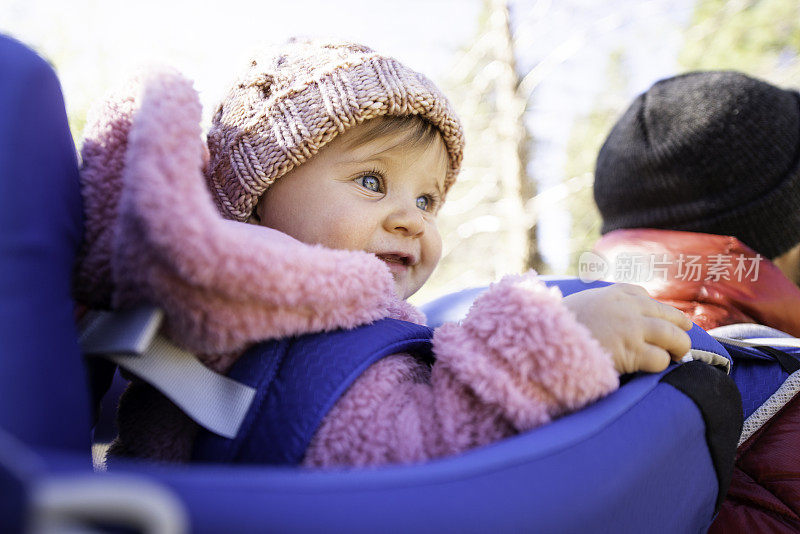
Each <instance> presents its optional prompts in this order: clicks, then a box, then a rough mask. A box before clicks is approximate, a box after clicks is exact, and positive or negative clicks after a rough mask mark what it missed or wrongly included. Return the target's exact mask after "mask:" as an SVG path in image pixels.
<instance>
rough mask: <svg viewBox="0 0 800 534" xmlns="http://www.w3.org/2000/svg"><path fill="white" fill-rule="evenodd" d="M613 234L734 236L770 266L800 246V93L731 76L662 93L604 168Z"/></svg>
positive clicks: (601, 201) (623, 133)
mask: <svg viewBox="0 0 800 534" xmlns="http://www.w3.org/2000/svg"><path fill="white" fill-rule="evenodd" d="M594 195H595V201H596V202H597V206H598V208H599V209H600V213H601V215H602V217H603V227H602V232H603V233H604V234H605V233H607V232H610V231H612V230H616V229H621V228H660V229H668V230H683V231H690V232H702V233H709V234H719V235H731V236H735V237H737V238H738V239H739V240H740V241H742V242H744V243H745V244H746V245H748V246H750V247H751V248H752V249H754V250H755V251H756V252H758V253H760V254H761V255H763V256H766V257H768V258H770V259H773V258H776V257H778V256H780V255H782V254H785V253H787V251H790V250H791V249H793V247H795V246H796V245H798V243H800V93H798V92H797V91H793V90H786V89H780V88H778V87H775V86H773V85H770V84H768V83H766V82H763V81H760V80H757V79H754V78H751V77H749V76H746V75H744V74H741V73H737V72H731V71H718V72H692V73H688V74H683V75H680V76H675V77H672V78H668V79H665V80H661V81H659V82H657V83H655V84H654V85H653V86H652V87H651V88H650V89H648V90H647V91H646V92H644V93H643V94H641V95H639V96H638V97H637V98H636V99H635V100H634V101H633V103H632V104H631V106H630V107H629V108H628V109H627V111H626V112H625V113H624V114H623V115H622V117H621V118H620V119H619V120H618V121H617V123H616V125H615V126H614V128H613V129H612V131H611V133H610V134H609V136H608V138H607V139H606V141H605V143H604V144H603V147H602V148H601V149H600V153H599V155H598V158H597V165H596V170H595V186H594Z"/></svg>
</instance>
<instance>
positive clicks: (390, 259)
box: [376, 253, 414, 272]
mask: <svg viewBox="0 0 800 534" xmlns="http://www.w3.org/2000/svg"><path fill="white" fill-rule="evenodd" d="M376 256H377V257H378V259H380V260H382V261H383V262H384V263H386V265H388V266H389V270H390V271H392V272H400V271H405V270H406V269H408V268H409V267H411V265H413V264H414V258H413V257H411V256H408V255H406V254H397V253H388V254H376Z"/></svg>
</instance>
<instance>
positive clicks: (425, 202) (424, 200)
mask: <svg viewBox="0 0 800 534" xmlns="http://www.w3.org/2000/svg"><path fill="white" fill-rule="evenodd" d="M430 205H431V199H430V198H428V197H426V196H421V197H417V207H418V208H419V209H421V210H423V211H428V207H429V206H430Z"/></svg>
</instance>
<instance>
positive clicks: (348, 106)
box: [206, 39, 464, 221]
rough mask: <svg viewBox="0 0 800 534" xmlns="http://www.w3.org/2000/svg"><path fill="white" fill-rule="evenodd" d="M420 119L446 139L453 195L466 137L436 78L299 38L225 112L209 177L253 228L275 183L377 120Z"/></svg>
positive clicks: (365, 53) (263, 64) (273, 51)
mask: <svg viewBox="0 0 800 534" xmlns="http://www.w3.org/2000/svg"><path fill="white" fill-rule="evenodd" d="M410 115H416V116H419V117H420V118H422V119H424V120H426V121H428V122H430V123H431V124H432V125H433V126H434V127H436V128H437V129H438V131H439V132H440V133H441V136H442V139H443V140H444V144H445V147H446V149H447V153H448V160H449V165H448V171H447V176H446V179H445V192H446V191H447V189H448V188H449V187H450V186H451V185H452V184H453V182H454V181H455V179H456V175H457V174H458V170H459V168H460V166H461V159H462V152H463V146H464V135H463V131H462V127H461V123H460V121H459V119H458V117H457V116H456V114H455V112H454V111H453V109H452V107H451V105H450V103H449V102H448V100H447V98H446V97H445V96H444V95H443V94H442V93H441V91H439V89H438V88H437V87H436V86H435V85H434V84H433V83H432V82H431V81H430V80H428V79H427V78H426V77H425V76H423V75H422V74H419V73H417V72H414V71H412V70H411V69H408V68H407V67H405V66H404V65H402V64H401V63H399V62H398V61H396V60H395V59H393V58H391V57H386V56H382V55H380V54H378V53H376V52H374V51H373V50H371V49H369V48H367V47H365V46H361V45H358V44H353V43H338V42H328V41H317V40H307V39H304V40H298V39H292V40H290V41H289V42H288V43H286V44H284V45H281V46H277V47H272V48H269V49H266V50H264V51H263V52H262V53H260V54H259V55H258V56H257V57H255V58H254V59H253V60H252V62H251V64H250V68H249V70H248V71H247V72H246V74H245V75H244V76H243V77H242V78H241V79H239V81H238V83H236V84H235V85H234V86H233V88H232V89H231V90H230V92H229V93H228V95H227V97H226V98H225V99H224V101H223V102H222V104H221V105H220V106H219V108H218V110H217V112H216V114H215V116H214V119H213V122H212V126H211V129H210V130H209V133H208V148H209V152H210V156H211V159H210V162H209V166H208V168H207V170H206V177H207V180H208V182H209V186H210V188H211V191H212V193H213V195H214V197H215V201H216V203H217V205H218V207H219V209H220V210H221V212H222V213H223V215H224V216H225V217H228V218H230V219H234V220H239V221H244V220H246V219H247V218H248V217H249V216H250V214H251V213H252V212H253V209H254V208H255V206H256V204H257V203H258V200H259V198H260V197H261V195H262V194H263V193H264V191H265V190H266V189H267V187H269V185H270V184H272V182H274V181H275V180H276V179H277V178H279V177H281V176H283V175H284V174H286V173H287V172H289V171H290V170H292V169H293V168H294V167H296V166H297V165H300V164H302V163H303V162H305V161H306V160H308V159H309V158H310V157H312V156H313V155H314V154H316V153H317V152H318V151H319V150H320V149H321V148H322V147H323V146H325V145H326V144H327V143H329V142H330V141H331V140H333V139H334V138H335V137H336V136H337V135H339V134H341V133H342V132H344V131H346V130H347V129H348V128H352V127H353V126H355V125H357V124H361V123H362V122H364V121H366V120H369V119H373V118H376V117H381V116H394V117H404V116H410Z"/></svg>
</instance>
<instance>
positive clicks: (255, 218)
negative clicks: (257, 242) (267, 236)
mask: <svg viewBox="0 0 800 534" xmlns="http://www.w3.org/2000/svg"><path fill="white" fill-rule="evenodd" d="M247 224H256V225H259V226H260V225H261V215H260V214H259V213H258V206H256V209H254V210H253V213H251V214H250V217H248V218H247Z"/></svg>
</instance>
